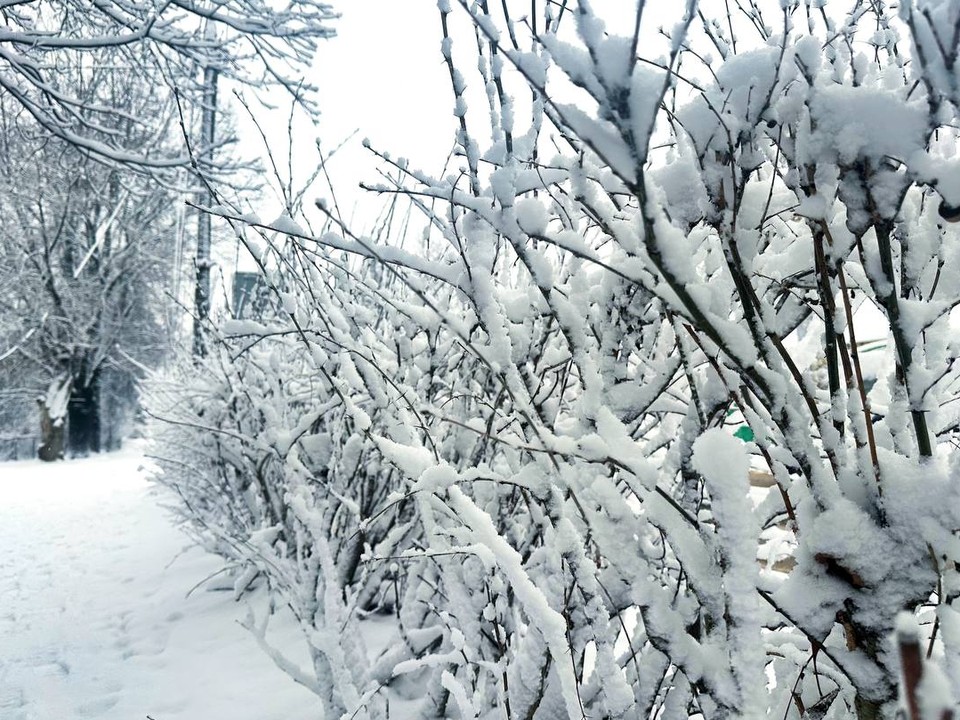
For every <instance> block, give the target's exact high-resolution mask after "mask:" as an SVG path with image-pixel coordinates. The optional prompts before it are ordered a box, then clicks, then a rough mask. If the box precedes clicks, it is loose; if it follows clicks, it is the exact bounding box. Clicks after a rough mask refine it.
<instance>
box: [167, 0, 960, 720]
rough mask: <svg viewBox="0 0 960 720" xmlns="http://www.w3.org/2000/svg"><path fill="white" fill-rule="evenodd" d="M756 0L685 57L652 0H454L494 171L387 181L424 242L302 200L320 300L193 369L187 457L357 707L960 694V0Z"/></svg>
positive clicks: (334, 683)
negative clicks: (390, 634)
mask: <svg viewBox="0 0 960 720" xmlns="http://www.w3.org/2000/svg"><path fill="white" fill-rule="evenodd" d="M761 4H762V3H761ZM504 7H506V6H504ZM563 7H565V6H563ZM737 7H738V8H739V9H738V10H737V13H738V14H737V15H736V16H734V15H731V16H730V17H729V18H728V17H725V16H721V17H719V18H711V17H709V16H708V14H707V10H708V8H706V7H704V8H702V9H701V10H702V12H700V13H698V12H697V10H696V4H695V3H689V4H688V5H687V6H686V8H685V9H684V13H683V17H682V18H679V22H678V24H676V25H675V26H673V27H672V28H671V29H670V31H669V32H667V33H664V35H665V36H666V38H667V41H666V44H665V49H664V56H663V57H659V58H658V57H653V56H648V55H646V54H644V46H645V44H647V43H649V42H652V40H651V38H652V37H653V35H654V34H653V33H650V32H648V31H647V26H648V24H649V20H648V18H645V17H644V18H641V17H640V14H641V10H642V8H643V3H640V8H641V10H638V12H637V17H636V27H637V28H638V29H637V30H636V31H635V32H634V34H633V36H632V37H631V36H630V35H629V34H627V35H625V36H621V35H620V34H618V32H620V30H621V29H620V28H619V27H617V28H605V27H604V25H603V23H602V22H601V20H600V18H599V17H598V16H597V15H596V14H594V13H593V12H592V11H591V10H590V7H589V5H588V3H586V2H583V1H581V2H580V3H579V4H578V6H577V8H574V9H566V10H563V9H560V6H553V5H548V6H547V10H546V13H545V16H544V17H541V18H539V21H538V23H533V22H531V19H530V18H528V19H527V21H526V22H511V19H510V17H508V16H507V15H506V13H504V12H502V11H501V10H497V11H493V10H492V9H491V8H488V6H487V3H477V4H469V3H466V2H464V3H463V7H462V8H461V9H459V10H457V12H460V13H461V19H462V18H463V17H469V19H470V20H472V22H473V25H474V27H475V30H476V37H477V42H476V43H475V44H472V45H466V44H465V46H464V48H463V49H461V46H460V45H459V44H455V43H454V41H453V40H454V38H452V36H447V35H446V34H447V32H448V28H449V27H452V26H453V21H454V17H453V16H454V10H453V9H452V8H450V7H449V6H448V5H447V3H445V2H441V3H440V13H441V16H442V18H443V20H444V22H443V24H442V27H443V29H444V33H445V37H444V39H443V45H442V51H443V57H444V60H445V61H446V62H447V63H448V65H449V68H450V77H451V80H452V84H453V92H454V95H455V99H456V112H455V114H456V117H457V118H458V119H457V123H458V127H459V133H458V143H459V148H460V151H461V158H462V161H463V163H464V167H463V168H462V169H461V171H460V172H459V174H457V173H454V174H451V175H449V176H448V177H445V178H433V177H430V176H429V175H427V174H425V173H421V172H418V171H417V170H415V169H414V168H413V166H412V165H411V164H409V163H406V162H402V161H394V160H391V159H390V158H389V157H388V156H386V155H384V156H383V160H384V162H385V163H387V164H390V165H391V166H392V168H391V173H392V174H391V177H397V178H398V180H397V181H396V184H394V185H391V186H384V187H382V188H380V190H381V191H382V192H385V193H391V194H399V195H402V196H406V197H407V198H408V199H409V200H410V202H412V203H413V204H414V206H415V207H417V208H419V209H420V210H422V211H423V214H424V217H425V221H426V223H427V225H428V231H427V233H426V236H425V241H424V243H423V244H422V247H420V248H419V249H417V250H412V249H411V248H410V246H409V244H408V245H407V246H405V249H402V248H401V247H400V246H399V244H398V243H392V242H390V240H389V238H388V239H386V240H382V239H380V240H374V239H370V238H364V237H359V236H356V235H354V234H353V233H351V232H350V231H349V230H348V229H347V228H343V227H339V229H338V230H337V231H336V232H326V233H321V234H319V235H318V236H316V237H312V236H310V235H308V234H307V233H306V232H304V231H303V230H301V229H300V228H299V227H298V226H296V225H294V224H293V223H292V222H289V221H284V222H283V223H282V224H281V226H277V227H276V229H277V230H280V231H282V234H283V236H284V237H285V238H286V240H283V241H281V240H279V239H273V240H272V242H273V243H274V247H275V248H276V250H277V253H276V259H275V260H274V262H273V265H272V266H271V267H273V270H271V273H272V275H271V277H273V276H274V275H275V276H276V278H275V279H272V280H271V283H272V284H273V286H274V287H275V288H276V289H277V291H278V297H279V299H280V300H281V305H282V308H283V312H281V313H279V314H278V316H277V317H276V318H271V319H270V320H269V321H268V322H264V323H263V324H254V323H233V324H229V325H228V326H227V327H225V328H224V331H225V332H226V333H227V334H228V335H230V336H231V338H229V339H226V340H225V341H224V342H223V343H222V344H221V347H220V349H219V351H218V354H217V355H216V356H215V357H213V358H210V359H209V361H208V362H206V363H205V364H204V365H203V366H201V367H200V368H199V369H198V370H196V371H192V372H191V377H190V378H189V379H188V380H186V381H185V382H186V384H187V386H188V387H190V388H191V395H190V403H189V413H190V414H191V418H192V419H190V420H187V421H184V422H186V424H187V425H188V426H190V427H191V433H190V435H191V436H194V433H195V430H196V429H197V428H200V429H206V430H208V431H209V432H207V433H204V434H201V435H199V436H198V437H199V438H200V439H201V440H200V446H199V447H198V449H197V451H196V452H197V454H195V455H194V456H192V457H190V458H187V460H186V462H187V465H188V466H189V468H190V469H191V471H196V472H195V473H193V472H186V471H184V472H179V473H178V472H176V471H175V470H173V469H172V466H171V468H170V469H169V470H168V475H167V476H166V477H167V478H168V482H170V483H171V484H173V485H175V486H177V487H178V488H179V489H180V490H181V492H182V493H183V496H184V500H185V504H184V507H185V512H186V515H187V516H188V517H190V518H191V519H192V521H193V522H195V523H197V524H198V527H201V528H203V529H204V531H205V532H208V533H209V534H210V537H215V538H217V539H218V541H221V542H223V543H225V544H224V545H223V548H224V552H225V554H227V555H228V556H229V557H232V558H235V559H238V560H240V561H242V562H245V563H250V564H252V565H253V566H255V567H257V568H258V569H259V570H260V571H261V572H262V573H263V574H264V575H266V576H267V578H268V579H269V580H270V583H271V585H272V586H274V587H275V588H277V590H278V591H279V592H280V593H281V595H282V597H283V598H284V600H285V601H286V602H288V603H290V604H291V606H292V607H294V609H295V612H297V614H298V617H300V618H301V621H302V623H303V625H304V628H305V629H306V630H307V636H308V638H309V639H310V642H311V644H312V647H313V648H314V650H315V653H314V655H315V658H316V661H315V665H316V667H315V670H316V677H315V678H303V677H300V678H299V679H300V680H301V681H303V682H308V683H313V686H314V687H315V688H316V689H317V691H318V694H320V695H321V697H323V698H324V701H325V704H326V707H327V711H328V714H327V716H328V717H340V716H345V717H386V716H387V713H388V707H389V700H390V698H391V697H395V695H396V692H399V688H402V692H403V693H404V694H405V695H407V696H409V695H411V694H412V695H413V696H415V697H418V698H423V702H422V705H421V707H420V710H419V711H418V717H430V716H435V717H464V718H466V717H472V718H481V717H482V718H487V717H491V718H492V717H498V718H499V717H504V716H505V717H508V718H548V717H569V718H580V717H608V718H637V717H640V718H647V717H693V716H703V717H707V718H719V717H757V718H759V717H766V716H776V717H806V716H810V717H825V716H827V715H829V716H830V717H848V716H851V717H852V716H856V717H858V718H861V719H864V720H865V719H871V720H872V718H876V717H882V716H892V715H893V713H894V712H895V711H896V708H897V705H898V702H902V703H903V707H904V709H905V711H906V712H908V714H909V715H910V716H911V717H912V718H919V717H921V716H923V717H946V715H943V713H946V712H952V707H953V704H954V703H955V699H956V697H957V696H958V693H960V675H958V674H957V673H958V668H960V665H958V660H960V655H958V651H960V645H958V642H960V641H958V638H957V635H956V632H957V627H960V626H958V618H960V616H958V614H957V609H956V608H954V605H953V603H954V599H955V598H956V597H957V593H958V590H960V587H958V574H957V565H956V564H955V561H956V560H957V559H960V547H958V546H957V538H956V531H957V530H958V528H960V518H958V513H960V502H958V501H960V497H958V483H960V470H958V467H957V455H956V453H955V450H954V448H955V446H956V443H957V441H958V429H960V421H958V418H960V404H958V403H956V402H955V401H956V398H957V389H958V381H960V377H958V373H957V367H956V358H957V353H958V345H957V341H956V339H955V338H956V326H951V319H950V318H951V313H952V311H953V309H954V308H955V307H956V305H957V304H958V303H960V255H958V249H960V243H958V235H957V230H956V226H955V225H953V222H954V221H955V220H957V218H958V217H960V213H958V211H957V210H956V208H958V207H960V181H958V180H960V164H958V163H957V161H956V159H955V158H954V151H955V148H956V142H957V130H956V126H957V120H958V117H957V116H958V112H957V105H956V101H957V100H958V97H957V90H956V87H957V74H956V73H957V70H956V59H957V56H958V50H960V45H958V43H960V35H958V33H956V32H955V28H957V27H960V7H957V6H956V5H955V4H954V3H949V2H939V3H938V2H933V1H932V0H931V1H929V2H917V3H910V2H905V3H904V4H903V5H902V7H901V9H900V14H899V15H894V14H893V13H892V11H888V10H885V9H884V8H883V6H882V5H880V4H872V5H862V4H857V5H856V6H855V7H854V9H853V11H852V12H851V13H850V14H846V15H844V14H838V15H837V16H836V17H834V16H833V15H831V13H833V12H834V11H835V8H824V9H817V8H814V7H812V6H811V5H804V6H798V5H797V4H792V3H778V4H773V5H771V6H770V7H764V8H762V9H761V7H760V4H754V3H752V2H751V3H749V5H746V4H737ZM710 9H711V10H712V9H713V8H710ZM731 12H733V10H731ZM512 17H514V18H515V17H518V16H517V15H516V14H515V15H513V16H512ZM532 33H535V34H532ZM751 37H752V39H751ZM911 41H912V44H911ZM467 48H471V49H467ZM747 48H750V49H747ZM708 50H709V53H708V52H707V51H708ZM458 53H463V54H462V55H460V54H458ZM473 53H477V54H476V55H474V56H473V57H470V54H473ZM638 53H640V55H641V56H642V60H638V59H637V58H638ZM711 56H712V57H711ZM467 67H473V68H477V69H478V72H479V79H480V80H481V81H482V83H481V87H482V88H483V89H484V90H485V93H480V94H478V98H479V100H480V101H481V102H483V101H486V102H487V103H488V105H487V107H486V108H484V111H485V112H484V117H485V118H486V119H487V120H488V121H489V122H490V124H491V127H490V128H489V136H490V142H489V143H486V144H487V149H486V150H485V152H484V153H483V154H482V155H481V152H480V144H481V141H480V139H479V138H480V137H483V135H482V134H476V135H475V134H472V133H471V130H473V132H476V130H475V128H476V126H474V125H471V123H473V122H476V117H477V116H478V115H479V113H476V114H471V113H469V112H468V106H469V103H468V101H469V100H470V99H471V98H470V97H468V89H467V88H468V85H469V84H468V83H467V82H466V80H465V79H464V76H463V75H462V74H461V71H460V68H467ZM667 68H669V72H668V71H667ZM471 77H476V76H473V75H472V76H471ZM566 81H570V82H572V86H576V87H577V88H579V89H578V90H565V91H562V90H555V89H554V88H555V87H561V88H562V87H563V82H566ZM568 84H569V83H568ZM517 86H523V87H524V90H523V92H526V93H527V95H526V96H529V90H530V89H532V90H533V98H534V99H533V100H532V107H531V111H530V113H529V118H528V119H527V120H526V121H524V122H522V123H521V122H520V119H519V117H518V113H517V112H516V106H517V103H518V101H519V98H520V97H521V96H522V92H519V91H518V92H516V93H513V94H512V95H511V90H512V89H513V88H516V87H517ZM565 93H579V95H574V96H575V97H576V98H578V99H577V100H576V102H567V101H566V100H564V96H565ZM218 214H220V215H224V216H227V217H230V216H231V213H230V212H229V211H226V210H222V211H221V210H220V209H218ZM254 229H256V224H254ZM261 230H262V232H263V234H264V238H265V239H266V240H271V238H272V236H271V234H270V232H269V231H268V230H266V229H263V228H262V227H261ZM281 242H282V244H281ZM279 278H282V283H281V281H280V279H279ZM281 285H282V289H281ZM867 310H872V311H873V312H874V315H875V316H877V317H879V318H880V320H879V324H878V325H877V327H879V328H881V331H882V333H883V334H885V335H887V339H886V342H885V343H881V344H880V345H879V346H880V347H882V348H887V351H886V357H885V361H884V362H885V363H886V365H884V363H880V364H879V367H880V368H881V371H880V375H881V379H880V380H879V382H877V383H875V384H874V383H873V382H872V379H873V377H875V376H876V373H877V370H876V367H877V364H876V363H873V367H871V368H867V367H866V366H867V364H868V363H867V360H865V359H863V358H861V353H860V350H861V340H866V339H868V338H863V337H858V335H857V333H858V331H863V329H864V327H865V326H864V321H863V318H864V317H865V313H866V312H867ZM869 339H875V338H869ZM875 347H876V346H875ZM879 352H884V351H883V350H880V351H879ZM884 368H885V369H884ZM824 375H825V377H823V376H824ZM161 414H162V413H161ZM751 473H763V474H769V475H771V476H772V477H773V479H774V481H775V482H774V486H773V488H772V490H770V491H769V492H767V493H764V494H758V493H756V492H754V493H750V486H749V480H750V476H751ZM191 478H192V479H191ZM773 528H778V529H779V530H782V531H783V533H785V534H786V535H787V536H788V537H789V538H790V542H791V543H793V544H795V549H794V551H793V554H794V558H795V561H796V566H795V567H794V568H793V570H792V572H791V573H790V574H789V575H788V576H787V575H784V574H781V573H777V572H773V571H771V570H770V569H769V568H766V567H761V565H760V564H758V562H757V555H758V546H759V543H760V538H761V535H763V534H764V533H766V532H768V531H769V530H771V529H773ZM378 608H381V609H390V610H395V611H396V623H397V625H398V628H399V631H400V637H401V642H400V644H399V645H398V646H397V647H396V648H394V649H393V650H392V651H391V652H387V653H386V654H384V655H381V656H380V657H379V658H368V659H367V660H364V658H365V657H366V656H365V655H364V654H363V650H362V648H361V647H360V644H361V643H360V637H361V636H360V634H359V631H357V630H356V628H357V625H356V624H357V623H358V622H359V621H360V620H361V619H362V618H363V617H364V613H366V612H368V611H371V610H374V609H378ZM898 618H899V620H898ZM918 622H919V625H918V624H917V623H918ZM895 635H896V637H898V638H899V639H898V641H895V640H894V637H895ZM921 647H922V650H923V651H922V653H921V652H920V648H921ZM928 648H929V649H928ZM921 654H926V655H927V658H926V659H922V660H921ZM901 666H903V668H904V669H903V671H902V670H901ZM291 673H293V674H297V673H296V671H295V670H293V669H292V668H291ZM901 675H903V676H904V679H903V681H902V682H901ZM921 676H922V679H921ZM391 689H392V690H391ZM898 698H899V699H898Z"/></svg>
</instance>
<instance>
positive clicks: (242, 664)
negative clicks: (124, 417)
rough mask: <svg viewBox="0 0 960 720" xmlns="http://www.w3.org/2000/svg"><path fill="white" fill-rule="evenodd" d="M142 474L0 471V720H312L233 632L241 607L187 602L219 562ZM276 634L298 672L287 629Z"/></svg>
mask: <svg viewBox="0 0 960 720" xmlns="http://www.w3.org/2000/svg"><path fill="white" fill-rule="evenodd" d="M140 462H141V460H140V456H139V454H138V453H137V452H136V451H135V450H127V451H124V452H121V453H117V454H112V455H104V456H100V457H96V458H91V459H87V460H74V461H69V462H65V463H57V464H42V463H40V462H19V463H6V464H0V718H2V719H3V720H82V719H85V718H103V719H104V720H121V719H122V720H145V718H147V717H150V718H153V720H307V719H308V718H311V719H312V718H316V717H318V712H319V709H318V705H317V703H316V701H315V699H314V698H313V696H312V695H311V693H310V692H308V691H307V690H305V689H304V688H302V687H300V686H298V685H295V684H294V683H293V682H292V681H291V680H290V679H289V678H288V677H287V676H286V675H284V674H283V673H281V672H280V671H279V670H278V669H277V668H276V667H275V666H274V665H273V664H272V662H271V661H270V660H269V659H268V658H267V657H266V655H265V654H264V653H263V652H262V651H261V650H260V649H259V648H258V647H257V645H256V643H255V641H254V640H253V638H252V637H251V636H250V635H249V633H248V632H247V631H246V630H245V629H244V628H242V627H241V626H240V625H239V623H238V622H237V620H238V619H240V618H243V617H244V616H245V615H246V608H245V606H244V605H243V604H242V603H236V602H234V600H233V597H232V595H231V593H228V592H216V591H211V590H210V589H208V587H209V586H201V587H200V588H198V589H197V590H195V591H194V592H192V593H190V594H189V597H188V593H189V592H190V590H191V588H194V586H196V585H197V584H198V583H201V582H202V581H203V580H204V578H206V577H208V576H209V575H211V574H212V573H214V572H216V571H217V570H218V569H219V568H220V567H221V563H220V561H219V560H218V559H217V558H215V557H213V556H211V555H207V554H206V553H204V552H202V551H201V550H199V549H197V548H193V547H191V546H190V543H189V541H188V540H187V539H186V537H185V536H183V535H182V534H181V533H180V532H179V531H178V530H176V529H175V528H174V527H173V526H172V525H171V523H170V520H169V517H168V514H167V512H166V511H165V510H164V509H163V508H162V507H161V503H162V501H163V495H162V494H161V491H159V490H157V489H154V488H153V487H152V486H151V485H150V484H149V483H148V482H147V481H146V480H144V478H143V477H142V476H141V474H140V473H139V472H138V470H137V467H138V465H139V464H140ZM281 620H282V618H281ZM275 627H279V631H275V632H274V634H273V635H272V636H271V640H272V642H273V643H274V644H275V645H278V646H279V647H281V648H282V649H283V650H284V651H285V652H286V653H287V654H289V655H291V656H292V657H293V659H295V660H297V661H299V662H301V663H305V662H306V659H305V655H304V654H303V652H302V648H301V647H300V645H299V641H298V639H297V637H296V631H295V630H294V629H293V626H292V624H290V623H286V624H284V623H283V622H281V623H280V624H279V626H276V625H275ZM277 632H279V634H277ZM298 653H299V654H298Z"/></svg>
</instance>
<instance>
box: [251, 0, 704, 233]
mask: <svg viewBox="0 0 960 720" xmlns="http://www.w3.org/2000/svg"><path fill="white" fill-rule="evenodd" d="M707 1H708V2H709V1H710V0H707ZM660 2H663V0H660ZM538 4H539V3H538ZM452 5H453V6H454V8H453V14H452V18H451V20H452V25H451V27H452V32H453V33H454V57H455V58H456V57H457V56H458V48H459V50H460V51H461V54H459V56H460V57H461V58H462V59H463V64H462V66H461V70H462V72H463V74H464V76H465V77H466V78H467V83H468V88H469V86H470V84H471V83H473V84H476V74H475V72H474V71H473V68H474V66H473V63H475V60H474V57H475V55H474V47H473V45H474V40H473V36H472V33H471V32H464V30H465V29H466V28H468V20H467V18H466V15H465V13H464V12H463V11H462V10H461V9H460V8H459V7H457V3H456V2H454V3H452ZM648 5H649V6H650V7H648V9H647V11H646V12H645V22H644V25H645V26H647V27H650V28H651V29H654V28H653V26H654V25H655V23H657V21H661V22H662V20H661V17H663V16H664V15H665V14H667V15H672V14H674V13H665V10H666V9H667V8H666V7H665V6H664V5H660V6H659V7H657V5H658V3H649V2H648ZM666 5H669V6H670V7H671V8H673V9H679V10H681V11H682V3H680V2H676V3H674V2H673V0H671V1H670V2H669V3H666ZM592 6H593V7H594V9H595V10H597V12H598V13H599V14H601V16H603V17H605V18H606V19H608V29H609V30H610V31H612V32H615V33H618V34H624V35H628V34H630V32H631V31H632V26H631V18H632V14H633V11H634V8H635V2H634V1H633V0H594V2H593V3H592ZM334 8H335V10H336V11H337V12H338V13H340V16H341V17H340V18H339V19H338V20H337V21H335V24H334V25H335V28H336V32H337V35H336V37H334V38H332V39H330V40H326V41H324V42H322V43H321V44H320V47H319V50H318V53H317V58H316V62H315V64H314V67H313V69H312V70H311V71H310V73H309V74H308V75H307V77H306V80H307V81H308V82H310V83H312V84H313V85H315V86H317V88H318V96H317V97H318V99H319V105H320V110H321V115H320V118H319V120H318V121H317V122H316V123H315V124H312V125H311V124H308V123H306V122H301V123H299V124H297V125H296V126H295V132H294V143H295V144H294V153H293V161H294V165H295V166H297V170H298V174H299V177H300V178H301V179H302V178H304V177H306V176H308V175H309V173H310V172H311V171H312V169H313V168H314V167H315V166H316V154H315V152H313V151H312V146H313V144H314V142H315V141H316V139H317V138H319V139H320V141H321V143H322V146H323V148H324V150H325V151H327V152H329V151H330V150H332V149H333V148H334V147H336V146H337V145H338V144H339V143H340V142H341V141H342V140H344V139H345V138H347V137H348V136H350V134H351V133H353V132H354V131H357V134H356V135H355V136H354V137H353V139H352V140H350V141H349V142H348V143H347V144H346V145H345V146H344V147H343V148H341V149H340V150H339V151H338V153H337V154H336V156H335V157H334V158H332V159H331V161H330V162H329V163H328V170H329V172H330V174H331V177H332V180H333V183H334V186H335V188H336V191H337V195H338V197H337V200H338V201H339V203H340V207H341V210H342V211H343V212H344V213H345V214H349V213H350V211H351V208H352V207H353V206H354V203H356V202H358V201H359V202H360V205H359V206H358V207H360V208H361V210H360V211H358V215H359V216H358V217H355V220H356V221H357V222H356V228H357V229H360V230H363V229H369V227H368V225H369V222H372V218H369V216H370V215H371V214H374V215H375V214H376V212H377V210H378V209H379V207H380V201H377V200H374V199H371V198H367V199H365V200H364V199H362V198H363V196H364V193H362V192H361V191H359V190H357V189H356V188H357V185H358V183H359V182H360V181H361V180H367V181H371V182H376V181H377V180H378V175H377V167H378V163H377V161H376V160H375V158H373V157H372V156H371V154H370V153H369V152H368V151H367V150H365V149H364V148H363V147H362V140H363V139H364V138H369V139H370V141H371V143H372V145H373V146H374V147H375V148H377V149H379V150H383V151H386V152H389V153H390V154H391V155H393V156H394V157H406V158H408V159H409V160H410V161H411V164H412V165H413V166H415V167H417V168H420V169H422V170H424V171H426V172H428V173H431V174H437V175H438V174H440V172H441V170H442V169H443V166H444V162H445V160H446V158H447V155H448V153H449V151H450V148H451V146H452V145H453V140H454V137H455V120H454V118H453V114H452V108H453V97H452V93H451V89H450V80H449V76H448V74H447V70H446V67H445V65H444V64H443V61H442V56H441V54H440V41H441V37H442V36H441V32H440V16H439V13H438V10H437V4H436V0H339V1H338V0H334ZM621 23H624V26H623V27H619V26H618V25H619V24H621ZM571 27H572V25H571ZM474 112H475V113H476V115H477V116H478V119H479V117H480V116H485V113H486V111H485V109H483V108H479V107H477V108H475V111H474ZM264 124H265V125H269V127H270V128H271V130H270V133H271V135H272V136H273V138H274V139H275V140H276V141H277V146H278V147H281V146H283V148H282V150H281V152H280V154H281V155H285V153H286V149H285V140H284V137H285V135H286V118H285V115H284V114H283V113H280V112H277V113H272V114H271V116H270V119H269V120H267V121H265V123H264ZM243 135H244V144H248V143H255V144H256V145H259V139H258V136H256V134H255V133H250V132H244V133H243ZM318 195H323V196H324V197H325V198H329V191H328V190H326V189H325V188H323V187H320V186H318V187H317V190H316V191H315V192H314V193H312V194H311V195H310V200H309V204H312V199H313V198H314V197H317V196H318ZM278 208H279V206H278V205H275V204H271V206H270V209H266V208H263V210H262V211H263V213H264V214H266V213H269V212H272V211H274V210H278ZM259 209H260V208H258V210H259ZM365 217H366V218H369V222H364V219H365Z"/></svg>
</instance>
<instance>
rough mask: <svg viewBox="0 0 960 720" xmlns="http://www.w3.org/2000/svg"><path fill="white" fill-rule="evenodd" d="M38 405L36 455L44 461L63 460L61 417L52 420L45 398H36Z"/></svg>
mask: <svg viewBox="0 0 960 720" xmlns="http://www.w3.org/2000/svg"><path fill="white" fill-rule="evenodd" d="M37 405H38V406H39V407H40V449H39V450H37V457H38V458H40V459H41V460H43V461H44V462H53V461H55V460H63V419H62V418H60V419H58V420H56V421H55V420H53V419H52V418H51V417H50V408H48V407H47V403H46V401H45V398H43V397H42V396H41V397H39V398H37Z"/></svg>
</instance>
